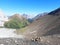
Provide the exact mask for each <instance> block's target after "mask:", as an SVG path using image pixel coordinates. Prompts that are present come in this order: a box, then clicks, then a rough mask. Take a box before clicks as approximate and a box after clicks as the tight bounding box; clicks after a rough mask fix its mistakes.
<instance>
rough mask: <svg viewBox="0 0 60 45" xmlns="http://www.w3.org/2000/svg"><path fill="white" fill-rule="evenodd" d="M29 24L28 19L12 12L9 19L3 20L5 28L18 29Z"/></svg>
mask: <svg viewBox="0 0 60 45" xmlns="http://www.w3.org/2000/svg"><path fill="white" fill-rule="evenodd" d="M27 25H29V22H28V20H27V19H26V18H25V17H23V16H22V15H20V14H14V15H13V16H11V17H10V18H9V21H7V22H5V24H4V26H5V27H6V28H15V29H20V28H23V27H25V26H27Z"/></svg>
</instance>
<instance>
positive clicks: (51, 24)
mask: <svg viewBox="0 0 60 45" xmlns="http://www.w3.org/2000/svg"><path fill="white" fill-rule="evenodd" d="M21 30H22V29H21ZM24 30H25V31H24V33H23V34H24V35H25V36H26V37H27V38H35V37H41V36H49V35H55V34H60V8H58V9H56V10H54V11H51V12H49V13H48V14H47V15H43V16H42V17H41V16H40V17H39V18H37V20H35V21H33V22H32V23H31V24H30V25H29V26H27V27H26V28H24Z"/></svg>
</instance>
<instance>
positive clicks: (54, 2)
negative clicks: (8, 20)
mask: <svg viewBox="0 0 60 45" xmlns="http://www.w3.org/2000/svg"><path fill="white" fill-rule="evenodd" d="M58 7H60V0H0V10H2V11H4V13H5V14H6V15H7V16H10V15H13V14H15V13H19V14H24V13H25V14H28V15H30V16H32V17H34V16H36V15H37V14H39V13H43V12H50V11H52V10H54V9H56V8H58Z"/></svg>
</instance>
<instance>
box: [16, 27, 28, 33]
mask: <svg viewBox="0 0 60 45" xmlns="http://www.w3.org/2000/svg"><path fill="white" fill-rule="evenodd" d="M26 30H27V27H25V28H22V29H17V30H16V31H15V33H17V34H23V33H24V32H25V31H26Z"/></svg>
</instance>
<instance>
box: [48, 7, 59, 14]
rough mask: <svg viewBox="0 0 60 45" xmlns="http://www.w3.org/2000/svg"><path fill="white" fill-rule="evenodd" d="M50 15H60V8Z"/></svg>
mask: <svg viewBox="0 0 60 45" xmlns="http://www.w3.org/2000/svg"><path fill="white" fill-rule="evenodd" d="M48 15H60V7H59V8H57V9H55V10H53V11H51V12H50V13H48Z"/></svg>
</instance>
